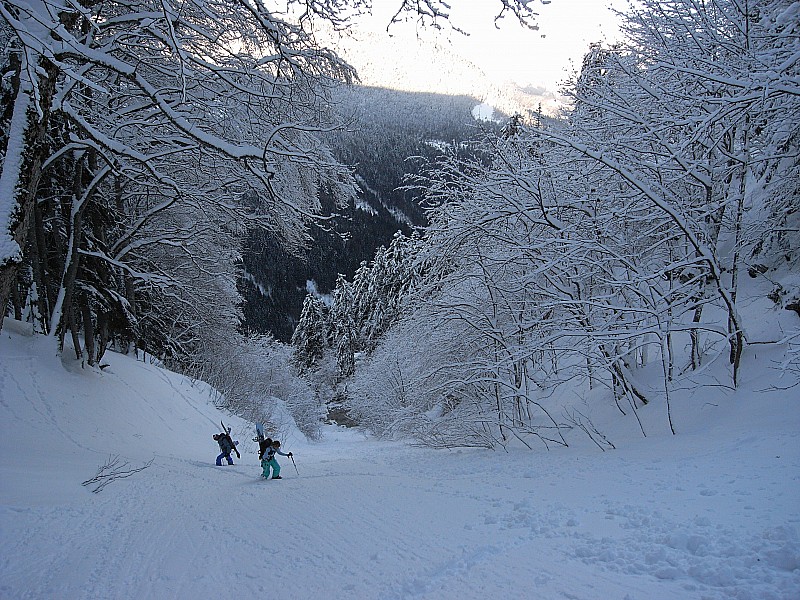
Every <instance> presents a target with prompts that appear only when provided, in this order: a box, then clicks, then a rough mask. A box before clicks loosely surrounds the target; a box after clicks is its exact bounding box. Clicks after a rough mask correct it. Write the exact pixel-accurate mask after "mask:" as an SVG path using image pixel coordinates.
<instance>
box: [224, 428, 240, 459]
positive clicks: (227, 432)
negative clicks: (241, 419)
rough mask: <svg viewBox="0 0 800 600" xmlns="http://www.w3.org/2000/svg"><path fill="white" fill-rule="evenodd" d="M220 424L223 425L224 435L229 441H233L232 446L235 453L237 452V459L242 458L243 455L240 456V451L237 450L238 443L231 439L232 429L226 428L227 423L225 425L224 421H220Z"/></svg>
mask: <svg viewBox="0 0 800 600" xmlns="http://www.w3.org/2000/svg"><path fill="white" fill-rule="evenodd" d="M219 424H220V425H222V433H223V434H225V435H227V436H228V439H229V440H230V441H231V446H233V451H234V452H236V458H242V455H241V454H239V450H238V449H237V448H236V443H235V442H234V441H233V438H232V437H231V428H230V427H225V423H223V422H222V421H220V422H219Z"/></svg>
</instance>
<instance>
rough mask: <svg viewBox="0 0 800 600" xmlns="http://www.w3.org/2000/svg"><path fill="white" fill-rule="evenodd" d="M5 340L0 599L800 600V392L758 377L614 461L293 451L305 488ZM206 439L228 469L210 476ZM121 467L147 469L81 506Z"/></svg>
mask: <svg viewBox="0 0 800 600" xmlns="http://www.w3.org/2000/svg"><path fill="white" fill-rule="evenodd" d="M6 323H7V326H6V327H5V328H4V329H3V331H2V333H0V394H1V401H0V422H2V432H1V433H2V435H0V449H2V455H3V457H4V460H3V462H2V465H0V535H1V536H2V544H0V598H4V599H6V598H8V599H22V598H47V599H51V598H59V599H73V598H102V599H116V598H136V599H143V598H156V599H161V598H175V599H182V598H187V599H197V598H230V599H234V598H236V599H240V598H266V597H269V598H280V599H281V600H295V599H297V600H305V599H312V600H326V599H339V598H342V599H344V598H346V599H387V600H388V599H400V598H403V599H406V598H409V599H410V598H426V599H458V600H466V599H473V598H475V599H477V598H481V599H485V598H497V599H501V598H502V599H517V598H523V599H525V598H531V599H545V600H547V599H551V598H553V599H557V598H572V599H584V600H586V599H602V600H606V599H623V598H629V599H641V600H658V599H671V598H674V599H682V600H683V599H695V598H696V599H701V598H708V599H723V598H725V599H727V598H739V599H745V598H753V599H755V598H758V599H769V598H782V599H787V600H788V599H796V598H800V540H799V539H798V529H799V525H798V520H799V519H800V481H799V480H798V477H800V468H798V467H800V437H798V434H800V410H798V408H800V407H799V406H798V403H799V400H798V395H799V394H800V390H798V388H797V387H794V388H790V389H788V390H785V391H780V392H762V393H756V392H755V391H754V390H757V389H761V388H766V387H768V385H765V378H768V377H769V372H768V370H767V368H766V367H764V370H763V371H762V372H760V373H759V372H757V370H756V368H755V367H754V366H753V365H754V364H755V363H751V364H749V365H748V369H749V371H748V372H749V374H750V375H751V376H752V377H753V378H752V379H749V380H747V381H745V382H744V383H743V385H742V391H740V392H738V393H737V394H733V395H728V397H727V399H726V400H725V401H724V402H716V404H717V406H712V405H710V404H708V403H707V402H706V400H705V398H704V397H703V395H702V394H703V392H702V391H696V392H694V393H693V394H688V393H687V394H686V396H687V400H686V401H685V403H684V404H680V403H679V402H678V401H677V400H676V402H678V404H679V405H678V406H676V407H674V409H675V411H676V413H677V414H676V420H677V421H678V423H679V430H682V431H681V433H680V434H679V435H677V436H671V435H669V434H664V433H659V434H657V435H651V436H649V437H648V438H647V439H644V438H642V437H641V435H640V434H639V436H636V435H634V434H628V433H625V432H629V431H634V430H635V427H628V425H627V423H628V422H630V421H631V419H630V418H628V419H627V421H626V420H625V419H624V418H623V422H625V423H626V428H625V429H623V428H620V429H619V430H617V431H613V430H609V432H608V433H614V434H615V435H617V436H622V437H617V438H614V437H613V436H610V438H611V439H612V441H614V442H615V444H616V445H617V450H610V451H608V452H601V451H600V450H599V449H598V448H597V447H596V446H594V445H592V444H591V443H590V442H589V441H588V438H587V440H586V443H581V442H580V441H579V439H580V438H578V437H576V438H575V443H574V444H573V445H571V447H570V448H559V449H553V450H551V451H550V452H547V451H544V450H543V449H539V448H537V449H535V450H534V451H529V450H516V449H515V450H512V451H510V452H508V453H506V452H502V451H498V452H491V451H486V450H460V451H458V450H456V451H434V450H428V449H423V448H416V447H412V446H410V445H407V444H403V443H387V442H382V441H376V440H373V439H369V438H366V437H365V436H363V435H362V434H360V433H357V432H356V431H353V430H345V429H340V428H334V427H331V428H329V429H328V430H326V431H325V435H324V438H323V440H322V441H320V442H317V443H308V442H305V441H303V440H302V438H301V436H300V435H299V434H297V433H296V432H295V433H292V431H291V430H289V433H288V434H286V436H285V438H284V440H283V442H284V443H283V447H284V450H286V451H292V452H293V453H294V455H295V460H296V463H297V470H298V471H299V474H298V472H295V469H294V468H293V466H292V463H291V462H290V461H289V460H288V459H286V458H282V459H281V463H282V466H283V474H284V475H285V479H283V480H282V481H265V480H262V479H260V478H259V477H258V474H259V468H258V466H257V459H256V456H255V444H254V443H253V442H252V441H251V440H250V438H252V436H253V432H252V426H251V424H249V423H245V422H243V421H242V420H240V419H237V418H234V417H231V416H230V415H227V414H221V413H220V412H219V411H217V410H216V409H215V408H214V407H213V405H212V403H211V401H210V400H209V396H208V394H207V393H206V391H204V389H203V388H202V386H195V387H193V386H192V385H191V384H190V382H189V381H187V380H186V379H184V378H182V377H179V376H177V375H174V374H172V373H169V372H166V371H163V370H160V369H158V368H156V367H154V366H151V365H148V364H144V363H142V362H136V361H134V360H133V359H132V358H130V357H125V356H120V355H110V356H108V357H107V362H108V363H109V365H110V366H109V367H108V368H107V369H105V370H103V371H102V372H101V371H95V370H90V369H81V368H80V366H78V365H76V364H74V363H73V362H70V361H69V360H66V359H65V361H64V362H63V363H62V361H61V359H59V358H57V357H56V356H55V351H54V349H53V348H52V347H51V344H52V342H51V341H49V340H47V339H40V338H38V337H31V336H25V335H21V334H20V333H19V329H20V326H19V324H17V323H15V322H13V321H12V322H10V324H9V320H8V319H7V320H6ZM768 362H769V361H766V362H765V364H767V363H768ZM746 377H747V374H746ZM773 378H774V376H773ZM690 399H691V401H692V402H694V410H693V411H692V410H690V406H689V404H687V403H688V402H690ZM642 412H643V413H646V409H642ZM682 414H686V415H690V416H691V417H692V420H691V421H689V420H688V417H687V418H679V415H682ZM221 418H222V419H224V420H225V422H226V423H228V422H230V424H231V425H233V427H234V437H235V438H237V439H239V440H241V444H240V448H241V449H242V451H243V458H242V460H241V461H238V464H237V465H236V466H234V467H216V466H214V464H213V463H214V458H215V456H216V454H217V446H216V443H215V442H214V441H213V440H212V439H211V436H212V434H213V433H215V432H216V431H218V423H219V421H220V419H221ZM659 418H661V417H659ZM662 429H663V428H662ZM623 434H624V435H623ZM117 454H118V455H120V457H121V459H124V460H126V461H128V462H129V463H130V467H133V468H137V467H140V466H143V465H144V464H146V463H147V461H149V460H150V459H153V458H154V459H155V460H154V462H153V464H152V465H151V466H149V467H147V468H145V469H144V470H142V471H141V472H138V473H136V474H134V475H132V476H131V477H128V478H126V479H120V480H118V481H115V482H113V483H111V484H110V485H108V486H107V487H106V488H105V489H103V490H102V491H101V492H99V493H97V494H93V493H92V492H91V488H90V487H84V486H82V485H81V482H82V481H84V480H87V479H89V478H91V477H93V476H94V475H95V474H96V471H97V468H98V467H99V466H101V465H103V464H104V463H105V462H106V461H107V460H108V457H109V455H117Z"/></svg>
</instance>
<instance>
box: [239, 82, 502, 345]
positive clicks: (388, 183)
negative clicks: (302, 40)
mask: <svg viewBox="0 0 800 600" xmlns="http://www.w3.org/2000/svg"><path fill="white" fill-rule="evenodd" d="M338 94H339V100H340V102H341V106H340V111H342V113H343V115H344V117H343V118H345V119H347V120H348V122H349V123H350V125H349V126H348V128H347V131H340V132H335V133H331V134H329V136H328V138H327V139H326V141H327V143H328V144H329V145H330V146H331V148H332V150H333V152H334V154H335V155H336V157H337V158H338V159H339V160H340V161H341V162H342V163H344V164H348V165H353V166H354V167H355V172H356V176H357V179H358V183H359V187H360V188H361V190H360V192H359V197H358V198H357V199H353V201H352V202H351V203H350V205H349V206H348V207H347V208H346V209H344V210H342V209H339V210H338V211H336V210H335V208H334V206H333V202H332V200H331V199H330V197H329V196H328V195H327V194H326V191H325V190H321V192H320V196H321V200H322V207H323V213H324V214H325V215H331V214H333V213H334V212H337V213H338V214H339V215H340V216H336V217H334V218H333V219H332V220H331V221H330V222H326V227H325V229H323V228H321V227H319V226H313V227H312V231H311V235H312V238H313V241H312V243H311V245H310V247H309V248H308V249H307V251H306V252H304V253H302V254H301V255H297V256H294V255H290V254H289V253H287V252H286V251H285V250H284V249H282V248H281V247H280V244H279V241H278V240H277V239H275V238H273V237H271V236H269V235H268V234H264V233H253V234H252V235H251V236H250V238H249V240H248V242H247V244H246V247H245V252H244V271H245V273H244V277H243V278H242V279H241V280H240V282H239V289H240V292H241V294H242V296H243V297H244V300H245V303H244V324H243V325H244V328H245V329H246V330H248V331H252V332H260V333H267V332H268V333H271V334H272V335H274V336H275V338H276V339H278V340H281V341H284V342H289V341H290V340H291V337H292V333H293V332H294V329H295V326H296V324H297V321H298V319H299V317H300V310H301V308H302V305H303V299H304V298H305V296H306V293H307V292H308V287H309V282H313V283H312V284H311V285H313V286H315V288H316V289H317V290H318V291H319V292H320V293H321V294H327V293H329V292H330V291H331V290H333V288H334V285H335V283H336V277H337V275H338V274H339V273H342V274H344V275H345V276H346V277H347V278H348V279H350V278H352V276H353V273H355V271H356V269H357V268H358V266H359V265H360V264H361V262H362V261H369V260H371V259H372V257H373V255H374V253H375V250H376V248H378V247H379V246H382V245H387V244H388V243H389V241H390V240H391V238H392V236H393V235H394V233H395V232H396V231H398V230H401V231H403V232H404V233H406V234H408V233H410V231H411V228H412V227H414V226H419V225H424V224H425V214H424V211H423V210H422V208H421V207H420V205H419V202H418V194H417V193H416V192H415V191H414V190H411V189H399V188H401V187H402V186H403V185H405V182H404V176H405V175H406V174H407V173H416V172H417V171H418V169H419V168H420V166H421V164H422V161H421V160H415V159H413V158H412V157H421V158H422V159H431V158H434V157H436V156H437V155H440V154H441V153H442V152H444V151H446V149H447V148H452V147H453V146H455V145H457V146H458V147H459V152H470V149H469V145H468V144H465V142H468V141H470V140H474V139H477V138H478V137H480V135H481V130H482V129H483V130H486V129H492V128H498V127H500V124H499V123H498V122H496V121H497V120H499V119H502V118H504V117H503V116H502V115H495V117H496V120H495V121H476V120H475V118H474V116H473V109H474V108H475V107H476V106H477V105H479V104H480V101H478V100H476V99H475V98H471V97H468V96H445V95H439V94H430V93H412V92H402V91H396V90H389V89H383V88H370V87H362V86H351V87H346V88H342V89H341V90H340V91H339V92H338Z"/></svg>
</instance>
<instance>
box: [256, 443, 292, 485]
mask: <svg viewBox="0 0 800 600" xmlns="http://www.w3.org/2000/svg"><path fill="white" fill-rule="evenodd" d="M280 447H281V443H280V442H279V441H278V440H275V441H274V442H272V445H271V446H269V448H267V451H266V452H265V453H264V456H263V458H262V459H261V469H262V473H261V476H262V477H264V478H266V479H269V478H270V477H269V468H270V467H272V479H281V466H280V465H279V464H278V461H277V460H275V455H276V454H280V455H281V456H289V457H291V456H292V453H291V452H289V453H288V454H284V453H283V452H281V450H280Z"/></svg>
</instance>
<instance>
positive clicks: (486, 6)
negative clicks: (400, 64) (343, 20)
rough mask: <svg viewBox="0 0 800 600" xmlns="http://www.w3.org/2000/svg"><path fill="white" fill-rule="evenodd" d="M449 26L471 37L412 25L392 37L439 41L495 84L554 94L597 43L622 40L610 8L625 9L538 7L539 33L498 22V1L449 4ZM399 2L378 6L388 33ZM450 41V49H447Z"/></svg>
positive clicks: (564, 1)
mask: <svg viewBox="0 0 800 600" xmlns="http://www.w3.org/2000/svg"><path fill="white" fill-rule="evenodd" d="M450 4H451V6H452V12H451V20H452V21H453V22H454V23H455V24H456V25H457V26H459V27H461V28H462V29H464V30H466V31H468V32H470V34H471V35H470V36H469V37H465V36H462V35H459V34H457V33H454V32H441V33H436V32H434V31H431V30H425V31H421V30H418V29H416V28H415V27H414V26H412V25H404V26H393V28H392V34H393V35H404V36H405V35H407V36H408V37H409V39H410V40H412V39H413V38H414V37H415V36H416V35H419V36H420V37H424V38H425V39H436V41H437V42H438V43H439V44H440V45H444V46H449V47H450V48H452V49H453V51H455V52H457V53H458V54H461V55H462V56H464V57H466V58H467V59H469V60H470V61H471V62H473V63H475V64H476V65H478V66H479V67H481V68H482V69H483V70H485V71H486V72H487V74H491V75H492V77H493V79H500V80H509V81H514V82H516V83H517V84H518V85H520V86H522V87H524V86H528V85H532V86H535V87H539V86H543V87H546V88H547V89H548V90H550V91H556V90H557V89H558V84H559V82H560V81H562V80H563V79H564V78H565V71H567V70H572V69H573V68H577V67H579V66H580V63H581V59H582V58H583V55H584V53H585V52H586V50H587V48H588V46H589V44H590V43H592V42H596V41H613V40H614V39H616V37H617V36H618V29H617V26H616V18H615V16H614V15H613V14H612V13H611V11H610V10H609V9H608V7H609V6H610V5H613V6H614V7H616V8H618V9H622V8H624V6H625V5H626V4H627V2H625V0H552V2H551V3H550V4H547V5H541V3H538V2H537V4H538V5H539V6H538V8H537V10H538V12H539V30H538V31H531V30H529V29H524V28H522V27H520V26H519V25H518V24H516V22H515V21H514V20H513V17H508V18H506V19H503V20H502V21H500V23H499V25H500V29H497V28H496V27H495V24H494V17H495V16H496V15H497V13H498V11H499V10H500V8H501V4H500V2H499V0H451V2H450ZM396 7H397V2H396V1H395V0H376V1H375V7H374V10H375V16H374V19H375V22H376V23H378V24H380V25H379V26H380V27H383V28H385V25H386V23H387V22H388V19H389V18H390V16H391V15H390V13H391V12H392V11H393V10H396ZM448 40H449V43H448Z"/></svg>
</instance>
